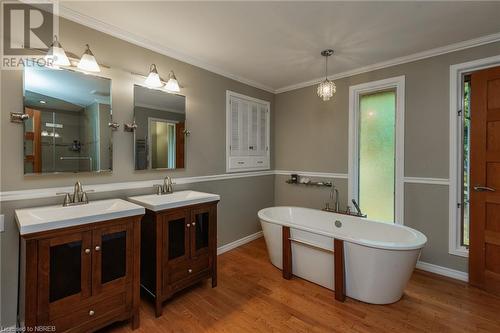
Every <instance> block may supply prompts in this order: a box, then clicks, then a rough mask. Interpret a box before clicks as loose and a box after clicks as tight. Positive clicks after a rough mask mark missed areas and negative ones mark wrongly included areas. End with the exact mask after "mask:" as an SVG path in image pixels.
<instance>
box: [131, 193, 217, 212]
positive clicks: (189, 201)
mask: <svg viewBox="0 0 500 333" xmlns="http://www.w3.org/2000/svg"><path fill="white" fill-rule="evenodd" d="M128 200H130V201H132V202H135V203H136V204H139V205H141V206H144V207H146V208H147V209H149V210H152V211H154V212H158V211H161V210H165V209H170V208H176V207H183V206H189V205H195V204H200V203H205V202H211V201H218V200H220V195H218V194H212V193H204V192H197V191H179V192H174V193H169V194H162V195H158V194H148V195H139V196H136V197H129V198H128Z"/></svg>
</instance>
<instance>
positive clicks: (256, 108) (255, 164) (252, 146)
mask: <svg viewBox="0 0 500 333" xmlns="http://www.w3.org/2000/svg"><path fill="white" fill-rule="evenodd" d="M234 95H238V96H234ZM234 95H232V94H231V93H228V103H229V104H228V109H227V143H228V144H229V147H227V148H228V150H227V151H228V160H227V169H228V171H231V170H232V169H235V171H237V170H252V169H255V170H258V169H268V168H269V149H268V147H269V111H268V110H269V104H268V103H266V102H264V101H262V102H258V101H256V100H255V99H254V98H250V97H249V98H245V96H242V95H239V94H234Z"/></svg>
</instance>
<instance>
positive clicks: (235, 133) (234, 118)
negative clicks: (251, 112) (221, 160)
mask: <svg viewBox="0 0 500 333" xmlns="http://www.w3.org/2000/svg"><path fill="white" fill-rule="evenodd" d="M240 118H241V117H240V113H239V101H238V100H231V140H230V149H231V155H238V154H239V152H240V149H241V145H240Z"/></svg>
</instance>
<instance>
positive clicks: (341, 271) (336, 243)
mask: <svg viewBox="0 0 500 333" xmlns="http://www.w3.org/2000/svg"><path fill="white" fill-rule="evenodd" d="M333 267H334V271H335V280H334V282H335V299H336V300H337V301H340V302H344V301H345V268H344V241H343V240H341V239H334V240H333Z"/></svg>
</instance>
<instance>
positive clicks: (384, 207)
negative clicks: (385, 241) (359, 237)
mask: <svg viewBox="0 0 500 333" xmlns="http://www.w3.org/2000/svg"><path fill="white" fill-rule="evenodd" d="M359 103H360V108H359V119H360V120H359V169H358V170H359V182H358V184H359V188H358V193H359V204H360V206H361V209H362V210H363V212H364V213H365V214H367V215H368V218H369V219H370V220H377V221H382V222H389V223H394V213H395V211H394V202H395V194H394V193H395V173H396V172H395V150H396V149H395V148H396V136H395V135H396V91H395V90H390V91H382V92H377V93H373V94H367V95H362V96H360V101H359Z"/></svg>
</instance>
